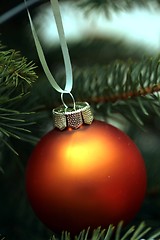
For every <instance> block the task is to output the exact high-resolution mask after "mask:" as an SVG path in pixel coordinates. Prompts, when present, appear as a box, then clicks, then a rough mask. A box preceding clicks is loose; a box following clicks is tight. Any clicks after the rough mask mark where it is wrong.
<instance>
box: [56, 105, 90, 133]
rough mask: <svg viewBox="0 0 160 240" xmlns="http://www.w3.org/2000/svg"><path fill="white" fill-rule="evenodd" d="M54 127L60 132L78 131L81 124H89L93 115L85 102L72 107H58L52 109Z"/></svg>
mask: <svg viewBox="0 0 160 240" xmlns="http://www.w3.org/2000/svg"><path fill="white" fill-rule="evenodd" d="M53 116H54V125H55V127H56V128H58V129H60V130H64V129H65V128H67V127H68V128H72V129H78V128H79V127H80V126H81V125H82V124H84V123H85V124H91V123H92V121H93V114H92V111H91V108H90V105H89V104H88V103H87V102H76V103H75V104H74V105H69V106H68V107H67V108H66V107H65V106H60V107H58V108H55V109H53Z"/></svg>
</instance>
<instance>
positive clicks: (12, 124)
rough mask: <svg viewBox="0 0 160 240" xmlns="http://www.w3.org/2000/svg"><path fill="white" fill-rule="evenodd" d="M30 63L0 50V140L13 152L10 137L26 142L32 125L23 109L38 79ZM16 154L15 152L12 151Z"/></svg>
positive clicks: (28, 114)
mask: <svg viewBox="0 0 160 240" xmlns="http://www.w3.org/2000/svg"><path fill="white" fill-rule="evenodd" d="M34 69H35V66H34V64H33V63H28V62H27V59H26V58H24V57H21V55H20V53H19V52H16V51H15V50H4V49H3V47H2V46H1V49H0V139H1V142H3V143H4V144H5V145H7V146H8V147H9V148H10V149H12V150H13V151H14V149H13V148H12V146H11V145H10V144H9V138H10V137H14V138H17V139H21V140H27V141H29V139H30V140H31V138H30V135H29V134H28V133H29V132H30V131H29V130H28V129H27V127H28V126H29V125H31V124H32V122H31V121H30V115H31V113H29V112H25V111H21V110H18V109H23V107H24V109H25V104H26V99H27V95H28V93H29V89H30V87H31V85H32V84H33V82H35V80H36V78H37V76H36V74H35V72H34ZM22 105H23V107H22ZM14 152H15V151H14Z"/></svg>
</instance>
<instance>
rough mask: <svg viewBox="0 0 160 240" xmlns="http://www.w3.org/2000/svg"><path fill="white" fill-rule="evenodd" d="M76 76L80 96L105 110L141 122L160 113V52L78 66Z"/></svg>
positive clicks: (100, 109) (76, 85) (80, 98)
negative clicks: (108, 63)
mask: <svg viewBox="0 0 160 240" xmlns="http://www.w3.org/2000/svg"><path fill="white" fill-rule="evenodd" d="M74 79H75V83H74V89H73V92H74V95H75V96H76V99H78V100H83V101H88V102H90V104H92V105H93V106H95V108H96V109H97V110H98V111H101V112H103V113H104V114H107V115H108V114H112V113H115V112H116V113H117V112H118V113H121V114H122V115H124V117H126V118H128V119H129V120H130V121H132V122H134V123H136V124H138V125H139V126H142V125H143V119H144V117H145V118H149V117H150V116H151V114H152V115H158V116H160V113H159V112H160V111H159V109H160V96H159V91H160V56H156V57H152V58H143V59H142V60H141V61H140V62H133V61H131V60H128V62H123V61H115V62H113V63H111V64H110V65H107V66H94V67H90V68H82V69H78V68H75V70H74ZM102 109H103V111H102Z"/></svg>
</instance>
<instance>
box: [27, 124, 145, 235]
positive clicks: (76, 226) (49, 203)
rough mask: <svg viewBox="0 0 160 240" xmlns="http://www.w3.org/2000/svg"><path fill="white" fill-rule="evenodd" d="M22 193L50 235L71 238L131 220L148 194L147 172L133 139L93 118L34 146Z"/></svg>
mask: <svg viewBox="0 0 160 240" xmlns="http://www.w3.org/2000/svg"><path fill="white" fill-rule="evenodd" d="M26 189H27V194H28V198H29V200H30V203H31V205H32V208H33V210H34V211H35V213H36V215H37V216H38V217H39V219H40V220H41V221H42V222H43V223H44V224H45V225H46V226H48V227H49V228H50V229H51V230H53V231H54V232H61V231H62V230H67V231H70V232H71V233H73V234H77V233H79V232H80V231H81V230H83V229H84V228H88V226H90V227H91V229H94V228H97V227H98V226H101V227H102V228H106V227H107V226H108V225H109V224H114V225H116V224H117V223H118V222H119V221H121V220H123V221H124V222H126V223H127V222H129V221H130V220H132V219H133V217H134V216H135V214H136V213H137V212H138V210H139V209H140V206H141V204H142V201H143V199H144V195H145V191H146V169H145V164H144V161H143V159H142V156H141V154H140V152H139V150H138V149H137V147H136V145H135V144H134V143H133V141H132V140H131V139H130V138H129V137H128V136H127V135H126V134H124V133H123V132H122V131H120V130H119V129H117V128H115V127H113V126H111V125H109V124H106V123H104V122H101V121H96V120H94V121H93V123H92V124H91V125H83V126H82V127H80V128H79V129H77V130H69V129H67V130H64V131H60V130H58V129H54V130H52V131H50V132H49V133H48V134H46V135H45V136H44V137H43V138H42V139H41V140H40V142H39V143H38V144H37V146H36V147H35V149H34V151H33V153H32V155H31V157H30V159H29V162H28V166H27V171H26Z"/></svg>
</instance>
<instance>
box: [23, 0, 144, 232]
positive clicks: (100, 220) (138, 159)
mask: <svg viewBox="0 0 160 240" xmlns="http://www.w3.org/2000/svg"><path fill="white" fill-rule="evenodd" d="M25 2H26V1H25ZM26 4H27V3H26ZM51 5H52V10H53V13H54V16H55V21H56V24H57V29H58V33H59V37H60V44H61V48H62V53H63V58H64V62H65V71H66V85H65V88H64V90H63V89H62V88H61V87H60V86H59V85H58V84H57V82H56V81H55V79H54V78H53V76H52V74H51V72H50V71H49V68H48V66H47V63H46V60H45V57H44V53H43V50H42V47H41V45H40V42H39V39H38V36H37V34H36V31H35V29H34V26H33V22H32V19H31V16H30V14H29V11H28V16H29V20H30V24H31V29H32V34H33V37H34V41H35V45H36V48H37V52H38V55H39V59H40V61H41V63H42V67H43V69H44V72H45V74H46V76H47V78H48V80H49V81H50V83H51V85H52V87H53V88H54V89H55V90H56V91H58V92H59V93H61V100H62V103H63V106H61V107H58V108H56V109H54V110H53V113H54V121H55V128H54V129H53V130H52V131H50V132H49V133H47V134H46V135H45V136H44V137H42V139H41V140H40V141H39V143H38V144H37V146H36V147H35V149H34V150H33V152H32V154H31V157H30V159H29V162H28V165H27V170H26V191H27V194H28V198H29V201H30V203H31V206H32V208H33V210H34V211H35V213H36V215H37V216H38V217H39V219H40V220H41V221H42V222H43V223H44V224H45V225H46V226H47V227H49V228H50V229H51V230H53V231H55V232H61V231H63V230H66V231H70V232H71V233H72V234H78V233H79V232H80V231H81V230H83V229H84V228H88V227H90V228H91V229H94V228H97V227H98V226H101V227H103V228H106V227H107V226H108V225H109V224H114V225H116V224H117V223H118V222H119V221H121V220H123V221H124V222H125V223H127V222H129V221H130V220H132V219H133V217H134V216H135V214H136V213H137V212H138V210H139V208H140V206H141V204H142V201H143V198H144V195H145V190H146V170H145V165H144V161H143V159H142V156H141V154H140V152H139V150H138V149H137V147H136V145H135V144H134V143H133V141H132V140H131V139H130V138H129V137H128V136H127V135H125V134H124V133H123V132H122V131H120V130H119V129H117V128H115V127H113V126H111V125H109V124H106V123H104V122H101V121H97V120H93V116H92V113H91V110H90V106H89V104H88V103H79V102H78V103H77V102H75V100H74V97H73V95H72V94H71V89H72V83H73V79H72V68H71V63H70V58H69V53H68V48H67V44H66V41H65V37H64V31H63V26H62V21H61V16H60V12H59V7H58V1H57V0H51ZM64 94H70V96H71V98H72V100H73V104H72V105H70V106H67V105H66V103H65V102H64V99H63V97H64Z"/></svg>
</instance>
